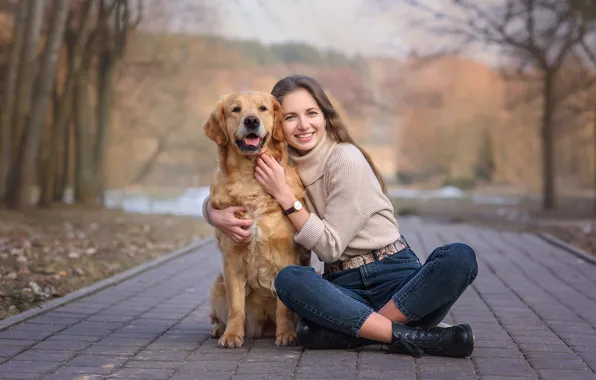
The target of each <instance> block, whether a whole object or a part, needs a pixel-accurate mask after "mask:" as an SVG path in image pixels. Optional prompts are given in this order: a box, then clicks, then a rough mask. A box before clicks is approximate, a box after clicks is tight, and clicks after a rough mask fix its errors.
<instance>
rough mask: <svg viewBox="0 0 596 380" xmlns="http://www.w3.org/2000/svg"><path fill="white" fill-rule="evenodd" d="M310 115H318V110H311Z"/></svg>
mask: <svg viewBox="0 0 596 380" xmlns="http://www.w3.org/2000/svg"><path fill="white" fill-rule="evenodd" d="M308 115H309V116H316V115H317V112H316V111H310V112H309V113H308Z"/></svg>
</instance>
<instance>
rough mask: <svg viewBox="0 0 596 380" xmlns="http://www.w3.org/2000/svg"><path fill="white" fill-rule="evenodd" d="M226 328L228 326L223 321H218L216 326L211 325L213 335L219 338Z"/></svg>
mask: <svg viewBox="0 0 596 380" xmlns="http://www.w3.org/2000/svg"><path fill="white" fill-rule="evenodd" d="M225 330H226V326H225V325H224V324H223V323H218V324H216V325H215V326H213V327H211V337H212V338H219V337H220V336H221V334H223V332H224V331H225Z"/></svg>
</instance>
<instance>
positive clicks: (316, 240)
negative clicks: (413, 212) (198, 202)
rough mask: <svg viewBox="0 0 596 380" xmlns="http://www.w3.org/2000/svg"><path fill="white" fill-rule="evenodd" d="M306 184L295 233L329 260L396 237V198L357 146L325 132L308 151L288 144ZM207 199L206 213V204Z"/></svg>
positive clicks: (318, 255)
mask: <svg viewBox="0 0 596 380" xmlns="http://www.w3.org/2000/svg"><path fill="white" fill-rule="evenodd" d="M288 149H289V156H290V158H291V159H292V160H293V161H294V163H295V164H296V168H297V169H298V172H299V174H300V178H301V179H302V182H303V183H304V186H305V187H306V190H307V192H306V204H307V206H308V210H309V211H310V216H309V218H308V220H307V221H306V223H305V224H304V226H303V227H302V229H301V230H300V231H298V232H297V233H296V235H295V237H294V239H295V241H296V242H297V243H299V244H301V245H302V246H304V247H305V248H307V249H309V250H312V251H313V252H314V253H315V254H316V255H317V257H318V258H319V259H320V260H321V261H323V262H326V263H332V262H335V261H337V260H340V261H344V260H346V259H348V258H350V257H351V256H358V255H362V254H364V253H367V252H370V251H371V250H373V249H379V248H382V247H385V246H387V245H389V244H391V243H393V242H395V241H396V240H397V239H398V238H399V237H400V233H399V228H398V224H397V220H396V218H395V215H394V210H393V205H392V204H391V201H390V200H389V198H387V196H386V195H385V194H383V191H382V189H381V185H380V184H379V181H378V180H377V178H376V176H375V174H374V172H373V171H372V168H371V167H370V165H369V164H368V162H367V161H366V158H365V157H364V155H362V153H361V152H360V150H359V149H358V148H356V147H355V146H354V145H352V144H348V143H337V142H336V141H334V140H333V139H332V138H331V137H329V136H327V134H325V135H324V136H323V138H322V139H321V140H320V141H319V143H318V144H317V146H316V147H315V148H313V149H312V150H311V151H309V152H308V153H307V154H305V155H300V154H299V153H298V152H297V151H296V150H295V149H293V148H291V147H288ZM208 201H209V198H207V199H205V202H204V203H203V215H206V212H205V210H206V205H207V202H208Z"/></svg>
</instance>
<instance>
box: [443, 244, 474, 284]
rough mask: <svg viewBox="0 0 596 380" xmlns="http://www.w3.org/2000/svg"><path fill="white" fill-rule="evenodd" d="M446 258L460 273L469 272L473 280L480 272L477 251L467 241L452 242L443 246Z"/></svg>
mask: <svg viewBox="0 0 596 380" xmlns="http://www.w3.org/2000/svg"><path fill="white" fill-rule="evenodd" d="M443 250H444V255H445V256H444V259H447V260H448V261H449V262H450V263H451V264H452V265H453V266H454V267H456V268H457V269H458V272H460V273H467V274H468V276H469V278H470V279H471V280H473V279H474V278H476V275H477V274H478V262H477V261H476V252H475V251H474V249H473V248H472V247H470V246H469V245H467V244H465V243H451V244H448V245H446V246H444V247H443Z"/></svg>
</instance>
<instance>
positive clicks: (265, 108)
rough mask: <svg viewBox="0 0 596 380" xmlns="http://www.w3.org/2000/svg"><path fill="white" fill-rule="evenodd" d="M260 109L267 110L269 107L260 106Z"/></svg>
mask: <svg viewBox="0 0 596 380" xmlns="http://www.w3.org/2000/svg"><path fill="white" fill-rule="evenodd" d="M259 110H260V111H261V112H265V111H267V107H265V106H260V107H259Z"/></svg>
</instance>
